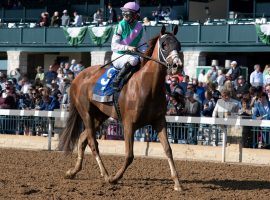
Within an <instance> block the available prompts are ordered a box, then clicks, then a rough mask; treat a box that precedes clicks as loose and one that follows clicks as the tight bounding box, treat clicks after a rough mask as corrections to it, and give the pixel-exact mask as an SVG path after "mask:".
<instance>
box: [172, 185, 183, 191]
mask: <svg viewBox="0 0 270 200" xmlns="http://www.w3.org/2000/svg"><path fill="white" fill-rule="evenodd" d="M174 190H175V191H178V192H182V191H184V189H183V187H182V186H180V185H179V186H174Z"/></svg>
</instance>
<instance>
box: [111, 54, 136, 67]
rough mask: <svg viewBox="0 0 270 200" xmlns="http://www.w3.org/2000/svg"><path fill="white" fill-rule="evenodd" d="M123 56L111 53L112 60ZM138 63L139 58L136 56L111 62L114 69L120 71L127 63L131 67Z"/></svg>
mask: <svg viewBox="0 0 270 200" xmlns="http://www.w3.org/2000/svg"><path fill="white" fill-rule="evenodd" d="M121 55H123V54H119V53H116V52H113V54H112V60H114V59H116V58H118V57H119V56H121ZM139 61H140V57H139V56H136V55H128V54H127V55H124V56H122V57H121V58H119V59H117V60H115V61H113V65H114V67H115V68H116V69H122V68H123V67H124V65H125V64H126V63H127V62H129V63H130V64H131V65H132V66H136V65H137V64H138V63H139Z"/></svg>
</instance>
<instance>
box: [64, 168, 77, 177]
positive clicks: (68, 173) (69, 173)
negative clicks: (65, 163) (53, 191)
mask: <svg viewBox="0 0 270 200" xmlns="http://www.w3.org/2000/svg"><path fill="white" fill-rule="evenodd" d="M75 176H76V174H72V173H71V170H68V171H67V173H66V174H65V179H74V178H75Z"/></svg>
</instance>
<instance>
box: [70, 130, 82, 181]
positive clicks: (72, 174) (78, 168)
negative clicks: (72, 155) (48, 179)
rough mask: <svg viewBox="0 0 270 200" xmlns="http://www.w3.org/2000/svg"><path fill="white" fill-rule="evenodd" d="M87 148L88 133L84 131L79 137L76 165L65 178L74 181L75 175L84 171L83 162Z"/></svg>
mask: <svg viewBox="0 0 270 200" xmlns="http://www.w3.org/2000/svg"><path fill="white" fill-rule="evenodd" d="M86 146H87V132H86V131H84V132H82V134H81V135H80V137H79V140H78V158H77V161H76V164H75V167H74V168H71V169H69V170H68V171H67V172H66V175H65V178H68V179H73V178H74V177H75V175H76V174H77V173H78V172H79V171H81V169H82V162H83V157H84V151H85V148H86Z"/></svg>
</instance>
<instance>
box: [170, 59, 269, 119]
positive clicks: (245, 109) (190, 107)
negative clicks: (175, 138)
mask: <svg viewBox="0 0 270 200" xmlns="http://www.w3.org/2000/svg"><path fill="white" fill-rule="evenodd" d="M269 76H270V67H269V65H266V66H265V69H264V71H262V69H261V66H260V65H258V64H256V65H255V66H254V71H253V72H252V73H251V74H250V77H249V81H248V80H246V78H245V77H244V76H243V75H242V74H241V68H240V67H239V66H238V65H237V62H236V61H233V62H231V68H230V69H229V70H228V71H227V72H226V71H225V69H224V68H221V69H218V68H217V67H216V66H212V68H211V70H209V71H208V72H207V73H206V72H205V70H202V71H201V73H200V74H199V76H198V78H194V79H192V80H190V79H189V76H187V75H186V76H184V75H182V74H181V73H179V72H176V71H175V72H172V74H171V75H169V76H168V77H167V81H166V84H167V87H166V88H167V91H168V92H167V100H168V112H167V114H168V115H181V116H207V117H229V116H230V117H236V116H239V115H240V116H243V117H250V118H253V119H267V120H269V119H270V100H269V98H270V79H269Z"/></svg>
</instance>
